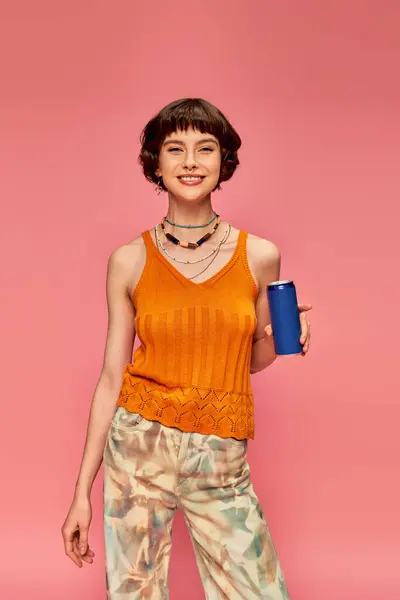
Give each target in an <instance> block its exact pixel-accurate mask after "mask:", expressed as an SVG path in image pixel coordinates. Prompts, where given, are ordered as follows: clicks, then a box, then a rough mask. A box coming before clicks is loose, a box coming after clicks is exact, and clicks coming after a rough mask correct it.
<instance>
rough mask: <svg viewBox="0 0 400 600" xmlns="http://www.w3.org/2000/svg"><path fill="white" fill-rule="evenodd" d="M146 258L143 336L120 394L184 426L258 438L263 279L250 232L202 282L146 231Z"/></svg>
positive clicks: (148, 414)
mask: <svg viewBox="0 0 400 600" xmlns="http://www.w3.org/2000/svg"><path fill="white" fill-rule="evenodd" d="M142 236H143V240H144V243H145V245H146V264H145V266H144V269H143V272H142V274H141V277H140V280H139V282H138V284H137V286H136V288H135V290H134V293H133V297H132V300H133V303H134V306H135V309H136V315H135V323H136V332H137V336H138V338H139V340H140V342H141V344H140V346H139V347H138V348H137V349H136V350H135V352H134V354H133V359H132V363H131V364H128V365H126V367H125V369H124V374H123V381H122V387H121V391H120V395H119V398H118V401H117V405H118V406H124V407H125V408H126V409H127V410H129V411H131V412H135V413H138V414H140V415H142V416H143V417H145V418H146V419H149V420H155V421H159V422H160V423H162V424H163V425H166V426H168V427H176V428H178V429H180V430H181V431H185V432H198V433H203V434H215V435H218V436H220V437H235V438H237V439H245V438H253V437H254V417H253V413H254V411H253V395H252V390H251V383H250V359H251V350H252V338H253V334H254V330H255V326H256V315H255V299H256V297H257V285H256V283H255V281H254V279H253V277H252V274H251V272H250V269H249V265H248V262H247V252H246V241H247V232H245V231H240V233H239V238H238V241H237V244H236V248H235V250H234V253H233V255H232V256H231V258H230V260H229V261H228V262H227V263H226V264H225V266H224V267H222V269H220V270H219V271H218V272H217V273H215V274H214V275H212V276H211V277H210V278H209V279H207V280H205V281H204V282H201V283H194V282H193V281H192V280H190V279H187V278H186V277H185V276H184V275H182V273H181V272H180V271H179V270H178V269H177V268H175V267H174V266H173V265H172V264H171V263H170V262H169V260H168V259H167V258H166V257H165V256H164V255H163V254H162V253H161V252H160V251H159V250H158V248H157V247H156V245H155V243H154V242H153V239H152V238H151V235H150V232H149V231H145V232H143V233H142Z"/></svg>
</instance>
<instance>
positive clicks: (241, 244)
mask: <svg viewBox="0 0 400 600" xmlns="http://www.w3.org/2000/svg"><path fill="white" fill-rule="evenodd" d="M247 237H248V232H247V231H244V230H243V229H240V230H239V236H238V249H239V250H241V251H242V252H243V251H245V252H246V249H247Z"/></svg>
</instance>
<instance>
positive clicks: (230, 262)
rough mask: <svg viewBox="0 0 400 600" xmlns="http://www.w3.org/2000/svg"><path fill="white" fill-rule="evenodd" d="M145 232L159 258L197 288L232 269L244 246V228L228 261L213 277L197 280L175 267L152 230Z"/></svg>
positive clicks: (206, 284) (172, 271)
mask: <svg viewBox="0 0 400 600" xmlns="http://www.w3.org/2000/svg"><path fill="white" fill-rule="evenodd" d="M145 233H146V235H147V238H148V239H149V240H150V244H151V248H152V250H153V251H154V254H155V255H156V256H157V258H158V259H159V260H160V261H161V262H162V263H163V264H164V265H165V266H166V267H167V268H168V269H169V271H170V272H171V273H172V274H173V275H175V276H177V277H178V278H179V279H180V280H181V281H183V282H184V283H186V285H191V286H192V287H195V288H201V287H206V286H208V285H212V284H213V283H214V282H215V281H217V280H218V279H219V278H220V277H222V276H223V275H224V274H225V273H226V272H227V271H228V270H229V269H230V267H231V266H232V265H233V263H234V262H235V261H236V258H237V256H238V255H239V252H240V249H241V246H242V237H243V235H244V231H243V230H242V229H239V235H238V239H237V240H236V246H235V249H234V251H233V254H232V256H231V257H230V259H229V260H228V262H226V263H225V264H224V265H223V266H222V267H221V268H220V269H219V270H218V271H217V272H216V273H214V275H211V277H209V278H208V279H205V280H204V281H199V282H195V281H193V280H192V279H189V278H188V277H185V275H183V273H181V272H180V271H179V269H177V268H176V267H174V265H173V264H172V263H171V262H170V261H169V260H167V259H166V258H165V256H164V255H163V254H162V253H161V250H160V249H159V248H158V247H157V246H156V244H155V242H154V240H153V238H152V237H151V232H150V230H147V231H146V232H145Z"/></svg>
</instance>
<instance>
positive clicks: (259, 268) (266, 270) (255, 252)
mask: <svg viewBox="0 0 400 600" xmlns="http://www.w3.org/2000/svg"><path fill="white" fill-rule="evenodd" d="M248 256H249V263H250V266H251V268H252V271H253V273H254V276H255V278H256V280H257V283H258V289H259V293H258V298H257V301H256V317H257V325H256V330H255V332H254V336H253V348H252V353H251V363H250V373H257V372H258V371H262V370H263V369H265V368H266V367H268V366H269V365H270V364H271V363H273V362H274V360H276V358H277V356H276V354H275V349H274V342H273V338H272V337H268V336H267V335H266V332H265V328H266V327H267V325H269V324H270V322H271V317H270V313H269V306H268V298H267V285H268V283H270V282H271V281H277V280H279V277H280V267H281V253H280V250H279V248H278V247H277V246H276V245H275V244H274V243H273V242H270V241H268V240H263V239H261V238H256V237H255V236H251V238H250V240H249V245H248Z"/></svg>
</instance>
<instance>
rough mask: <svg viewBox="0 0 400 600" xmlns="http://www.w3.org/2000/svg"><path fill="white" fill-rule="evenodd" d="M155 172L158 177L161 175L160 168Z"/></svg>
mask: <svg viewBox="0 0 400 600" xmlns="http://www.w3.org/2000/svg"><path fill="white" fill-rule="evenodd" d="M155 173H156V175H157V177H161V171H160V169H156V171H155Z"/></svg>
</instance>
